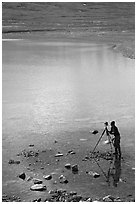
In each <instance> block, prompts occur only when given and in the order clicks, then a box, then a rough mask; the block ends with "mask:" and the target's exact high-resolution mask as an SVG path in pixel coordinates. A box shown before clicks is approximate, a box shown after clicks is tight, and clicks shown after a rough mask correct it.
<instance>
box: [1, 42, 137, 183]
mask: <svg viewBox="0 0 137 204" xmlns="http://www.w3.org/2000/svg"><path fill="white" fill-rule="evenodd" d="M2 49H3V50H2V51H3V62H2V65H3V68H2V74H3V76H2V83H3V86H2V91H3V93H2V103H3V107H2V111H3V113H2V114H3V115H2V120H3V125H2V128H3V130H2V132H3V136H2V141H3V143H2V147H3V169H4V170H5V168H6V167H7V160H9V159H10V158H11V156H12V155H16V154H17V152H18V150H20V149H21V148H22V149H23V148H24V147H25V146H26V145H28V144H29V143H33V142H34V141H35V143H37V144H38V145H39V146H40V145H42V144H43V137H44V134H45V133H46V134H49V135H50V136H54V135H55V134H56V133H59V132H65V131H76V130H80V129H82V128H84V129H86V128H87V129H90V128H91V127H97V128H99V129H101V128H103V122H105V121H109V122H110V121H111V120H116V123H117V125H118V127H119V129H120V132H121V135H122V141H121V145H122V146H123V148H128V150H130V151H129V154H131V155H132V156H133V158H132V159H133V160H134V151H135V150H134V143H135V138H134V136H135V133H134V131H135V130H134V129H135V124H134V123H135V114H134V112H135V101H134V100H135V69H134V66H135V62H134V60H131V59H128V58H125V57H123V56H122V55H121V54H118V53H115V52H114V51H113V50H112V49H111V47H110V46H107V45H103V44H93V43H92V44H91V43H82V42H81V43H78V42H77V43H74V42H42V41H30V40H18V41H3V45H2ZM48 140H50V137H48ZM5 179H6V178H5Z"/></svg>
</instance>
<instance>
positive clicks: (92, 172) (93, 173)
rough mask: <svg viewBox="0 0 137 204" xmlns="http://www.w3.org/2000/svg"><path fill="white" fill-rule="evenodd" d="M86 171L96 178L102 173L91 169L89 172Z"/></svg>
mask: <svg viewBox="0 0 137 204" xmlns="http://www.w3.org/2000/svg"><path fill="white" fill-rule="evenodd" d="M86 173H87V174H89V175H91V176H93V177H94V178H98V177H100V174H98V173H97V172H94V171H89V172H86Z"/></svg>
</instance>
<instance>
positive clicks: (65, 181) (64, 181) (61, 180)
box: [59, 175, 68, 184]
mask: <svg viewBox="0 0 137 204" xmlns="http://www.w3.org/2000/svg"><path fill="white" fill-rule="evenodd" d="M59 179H60V183H64V184H67V183H68V180H67V179H66V177H65V176H63V175H61V176H60V177H59Z"/></svg>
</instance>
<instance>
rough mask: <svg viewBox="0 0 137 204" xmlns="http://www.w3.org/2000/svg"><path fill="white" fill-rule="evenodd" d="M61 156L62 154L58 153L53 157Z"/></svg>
mask: <svg viewBox="0 0 137 204" xmlns="http://www.w3.org/2000/svg"><path fill="white" fill-rule="evenodd" d="M62 156H63V154H61V153H58V154H56V155H55V157H62Z"/></svg>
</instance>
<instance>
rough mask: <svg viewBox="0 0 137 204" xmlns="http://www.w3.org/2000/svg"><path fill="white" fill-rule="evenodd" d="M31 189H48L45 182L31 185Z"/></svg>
mask: <svg viewBox="0 0 137 204" xmlns="http://www.w3.org/2000/svg"><path fill="white" fill-rule="evenodd" d="M30 190H32V191H45V190H47V187H46V186H45V185H43V184H35V185H33V186H31V187H30Z"/></svg>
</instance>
